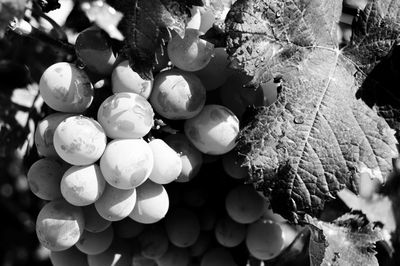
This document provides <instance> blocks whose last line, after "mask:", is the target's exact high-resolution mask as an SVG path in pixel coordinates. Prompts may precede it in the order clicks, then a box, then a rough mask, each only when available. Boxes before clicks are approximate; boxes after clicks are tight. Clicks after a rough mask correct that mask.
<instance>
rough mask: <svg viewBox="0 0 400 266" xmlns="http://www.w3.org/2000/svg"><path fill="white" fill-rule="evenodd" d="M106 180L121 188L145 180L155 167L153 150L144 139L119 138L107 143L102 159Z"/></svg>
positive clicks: (133, 185)
mask: <svg viewBox="0 0 400 266" xmlns="http://www.w3.org/2000/svg"><path fill="white" fill-rule="evenodd" d="M100 169H101V172H102V173H103V175H104V178H105V180H106V181H107V182H108V183H109V184H110V185H112V186H114V187H116V188H119V189H131V188H135V187H137V186H139V185H140V184H142V183H143V182H145V181H146V180H147V179H148V177H149V176H150V173H151V171H152V169H153V152H152V150H151V148H150V146H149V144H148V143H147V142H146V141H144V140H143V139H119V140H113V141H111V142H110V143H108V144H107V147H106V149H105V151H104V154H103V156H102V157H101V159H100Z"/></svg>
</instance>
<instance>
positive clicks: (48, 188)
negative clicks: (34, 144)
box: [27, 158, 67, 200]
mask: <svg viewBox="0 0 400 266" xmlns="http://www.w3.org/2000/svg"><path fill="white" fill-rule="evenodd" d="M66 169H67V168H66V166H65V165H63V164H62V163H60V162H58V161H56V160H53V159H50V158H43V159H40V160H38V161H36V162H35V163H34V164H32V165H31V167H30V168H29V171H28V173H27V178H28V185H29V188H30V190H31V191H32V193H33V194H35V196H36V197H38V198H40V199H43V200H55V199H59V198H62V195H61V190H60V182H61V179H62V177H63V174H64V172H65V171H66Z"/></svg>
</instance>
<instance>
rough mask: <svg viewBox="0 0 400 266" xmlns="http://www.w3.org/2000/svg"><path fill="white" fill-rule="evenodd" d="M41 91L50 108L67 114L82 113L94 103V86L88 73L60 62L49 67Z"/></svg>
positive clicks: (41, 83) (41, 82)
mask: <svg viewBox="0 0 400 266" xmlns="http://www.w3.org/2000/svg"><path fill="white" fill-rule="evenodd" d="M39 91H40V95H41V96H42V98H43V100H44V102H45V103H46V104H47V105H48V106H50V108H52V109H54V110H56V111H59V112H65V113H82V112H83V111H85V110H86V109H87V108H88V107H89V106H90V104H91V103H92V101H93V94H94V91H93V86H92V84H91V83H90V80H89V77H88V76H87V75H86V73H85V72H84V71H82V70H80V69H78V68H77V67H76V66H74V65H73V64H70V63H66V62H60V63H56V64H53V65H51V66H50V67H48V68H47V69H46V70H45V71H44V73H43V74H42V77H41V78H40V82H39Z"/></svg>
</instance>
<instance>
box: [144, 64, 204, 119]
mask: <svg viewBox="0 0 400 266" xmlns="http://www.w3.org/2000/svg"><path fill="white" fill-rule="evenodd" d="M205 101H206V89H205V88H204V86H203V84H202V83H201V81H200V79H199V78H198V77H197V76H196V75H194V74H192V73H189V72H185V71H182V70H178V69H171V70H166V71H163V72H160V73H159V74H158V75H157V76H156V77H155V79H154V85H153V91H152V93H151V95H150V102H151V104H152V106H153V108H154V110H156V111H157V113H159V114H160V115H161V116H163V117H165V118H168V119H173V120H176V119H188V118H191V117H193V116H195V115H196V114H198V113H199V112H200V111H201V109H202V108H203V106H204V103H205Z"/></svg>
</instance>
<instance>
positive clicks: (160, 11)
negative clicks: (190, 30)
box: [114, 0, 203, 79]
mask: <svg viewBox="0 0 400 266" xmlns="http://www.w3.org/2000/svg"><path fill="white" fill-rule="evenodd" d="M114 5H115V8H116V9H117V10H119V11H121V12H122V13H123V14H124V15H125V16H124V18H123V20H122V21H121V24H120V25H121V28H122V32H123V34H124V36H125V45H126V49H125V54H126V55H127V56H128V58H129V61H130V65H131V67H132V68H133V69H134V70H135V71H136V72H138V73H139V74H140V75H141V76H143V77H145V78H148V79H149V78H152V72H151V70H152V67H153V64H154V62H155V60H156V58H155V54H156V51H159V50H160V49H162V45H163V44H165V43H166V42H168V41H169V40H170V38H171V30H174V31H175V32H176V33H178V34H179V35H181V36H183V35H184V30H185V25H186V20H187V18H188V16H189V15H190V9H189V8H190V7H192V6H193V5H197V6H201V5H203V2H202V0H152V1H149V0H123V1H115V4H114Z"/></svg>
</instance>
